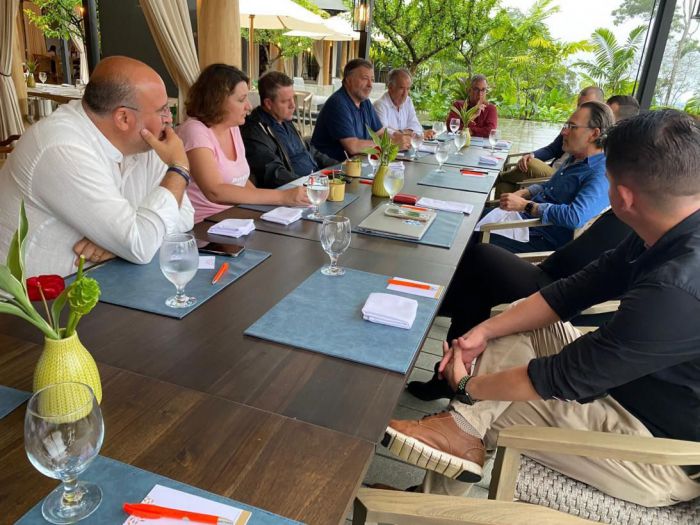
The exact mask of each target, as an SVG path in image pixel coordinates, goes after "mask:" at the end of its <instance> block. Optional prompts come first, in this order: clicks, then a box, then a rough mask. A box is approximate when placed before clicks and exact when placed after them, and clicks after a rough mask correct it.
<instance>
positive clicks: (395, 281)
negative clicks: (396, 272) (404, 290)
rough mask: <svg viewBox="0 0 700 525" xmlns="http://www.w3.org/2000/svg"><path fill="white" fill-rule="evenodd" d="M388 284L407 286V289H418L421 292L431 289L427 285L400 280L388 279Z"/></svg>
mask: <svg viewBox="0 0 700 525" xmlns="http://www.w3.org/2000/svg"><path fill="white" fill-rule="evenodd" d="M389 284H395V285H397V286H408V287H409V288H420V289H421V290H430V289H431V288H432V287H431V286H430V285H428V284H421V283H412V282H411V281H402V280H400V279H389Z"/></svg>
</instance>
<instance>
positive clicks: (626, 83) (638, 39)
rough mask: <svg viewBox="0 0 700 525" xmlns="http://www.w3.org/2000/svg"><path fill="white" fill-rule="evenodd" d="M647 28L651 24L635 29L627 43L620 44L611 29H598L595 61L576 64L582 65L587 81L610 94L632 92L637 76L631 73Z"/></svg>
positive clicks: (595, 41) (593, 45)
mask: <svg viewBox="0 0 700 525" xmlns="http://www.w3.org/2000/svg"><path fill="white" fill-rule="evenodd" d="M646 29H647V26H639V27H637V28H635V29H633V30H632V31H631V32H630V34H629V36H628V37H627V41H626V42H625V43H624V45H623V44H620V43H618V41H617V39H616V38H615V35H614V34H613V33H612V31H610V30H609V29H605V28H598V29H596V30H595V31H594V32H593V34H592V35H591V40H590V44H591V47H592V49H593V57H594V60H593V61H578V62H576V63H575V64H574V67H579V68H581V69H582V70H583V71H584V78H585V79H586V81H587V82H590V83H592V84H595V85H597V86H599V87H601V88H603V89H604V90H605V92H606V93H610V94H614V95H631V94H632V89H633V87H634V79H633V78H630V74H631V71H632V66H633V64H634V61H635V57H636V56H637V52H638V51H639V48H640V46H641V44H642V41H643V40H644V32H645V31H646Z"/></svg>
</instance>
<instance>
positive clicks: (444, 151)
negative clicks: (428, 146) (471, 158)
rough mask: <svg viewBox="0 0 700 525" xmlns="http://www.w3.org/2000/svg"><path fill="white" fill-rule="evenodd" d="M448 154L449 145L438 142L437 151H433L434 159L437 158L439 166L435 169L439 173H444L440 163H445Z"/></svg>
mask: <svg viewBox="0 0 700 525" xmlns="http://www.w3.org/2000/svg"><path fill="white" fill-rule="evenodd" d="M449 156H450V145H449V144H447V143H443V144H440V146H438V149H437V151H436V152H435V160H437V162H438V165H439V168H438V169H437V171H438V172H439V173H444V172H445V170H444V169H442V165H443V164H445V162H446V161H447V158H448V157H449Z"/></svg>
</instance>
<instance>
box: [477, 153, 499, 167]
mask: <svg viewBox="0 0 700 525" xmlns="http://www.w3.org/2000/svg"><path fill="white" fill-rule="evenodd" d="M499 160H500V159H499V158H498V157H492V156H491V155H479V164H483V165H485V166H498V162H499Z"/></svg>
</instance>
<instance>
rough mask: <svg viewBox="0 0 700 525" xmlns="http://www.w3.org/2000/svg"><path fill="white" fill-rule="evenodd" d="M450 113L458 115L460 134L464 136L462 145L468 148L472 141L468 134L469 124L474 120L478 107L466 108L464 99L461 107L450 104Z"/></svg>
mask: <svg viewBox="0 0 700 525" xmlns="http://www.w3.org/2000/svg"><path fill="white" fill-rule="evenodd" d="M450 111H454V112H455V113H457V115H459V119H460V120H461V121H462V130H461V131H460V133H462V134H463V135H464V138H465V140H464V145H465V146H469V145H470V144H471V141H472V138H471V134H470V133H469V124H470V123H471V122H472V121H473V120H474V119H475V118H476V114H477V113H478V111H479V106H478V105H477V106H474V107H471V108H467V100H466V99H465V100H464V104H463V105H462V106H461V107H457V105H455V104H452V107H450Z"/></svg>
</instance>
